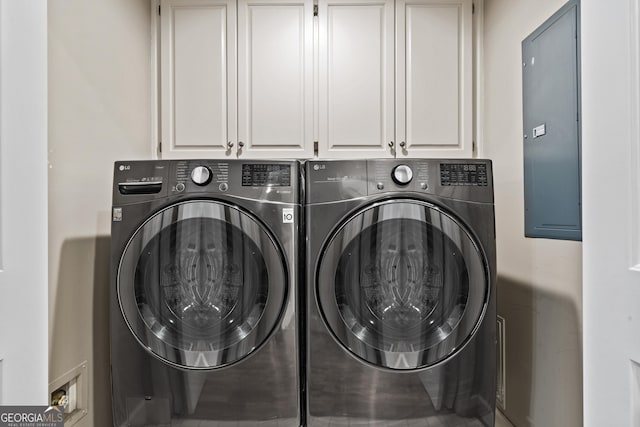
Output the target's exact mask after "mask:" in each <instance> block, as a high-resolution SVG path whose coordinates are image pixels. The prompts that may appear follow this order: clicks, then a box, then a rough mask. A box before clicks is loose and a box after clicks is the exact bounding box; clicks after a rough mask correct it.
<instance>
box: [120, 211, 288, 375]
mask: <svg viewBox="0 0 640 427" xmlns="http://www.w3.org/2000/svg"><path fill="white" fill-rule="evenodd" d="M286 290H287V275H286V272H285V267H284V261H283V257H282V253H281V251H280V250H279V249H278V247H277V245H276V243H275V241H274V239H273V238H272V237H271V235H270V234H269V233H268V232H267V231H266V229H265V228H264V227H262V226H261V225H260V224H259V223H258V222H257V221H256V220H255V219H254V218H253V217H252V216H251V215H249V214H247V213H245V212H243V211H242V210H240V209H238V208H236V207H234V206H232V205H228V204H225V203H221V202H213V201H192V202H185V203H181V204H177V205H173V206H170V207H168V208H166V209H164V210H162V211H160V212H158V213H156V214H155V215H153V216H152V217H151V218H149V220H147V221H146V222H145V223H144V224H143V225H142V226H141V227H140V228H139V229H138V230H137V231H136V232H135V233H134V235H133V237H132V238H131V239H130V241H129V243H128V244H127V246H126V248H125V251H124V254H123V256H122V258H121V260H120V266H119V269H118V278H117V292H118V300H119V303H120V308H121V310H122V314H123V316H124V319H125V321H126V323H127V325H128V326H129V328H130V330H131V332H132V333H133V335H134V336H135V338H136V339H137V340H138V341H139V342H140V344H141V345H142V346H143V347H144V348H146V349H147V350H148V351H150V352H151V353H152V354H153V355H154V356H156V357H158V358H159V359H161V360H163V361H165V362H166V363H169V364H171V365H175V366H178V367H181V368H187V369H213V368H218V367H223V366H227V365H230V364H232V363H235V362H237V361H239V360H241V359H243V358H244V357H246V356H248V355H249V354H251V353H252V352H254V351H255V350H256V349H257V348H259V347H260V346H261V345H262V344H263V343H264V342H265V341H266V340H267V339H268V337H269V336H270V334H271V332H272V331H273V330H274V328H275V327H276V325H277V323H278V321H279V319H280V316H281V313H282V312H283V309H284V305H285V297H286Z"/></svg>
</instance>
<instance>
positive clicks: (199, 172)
mask: <svg viewBox="0 0 640 427" xmlns="http://www.w3.org/2000/svg"><path fill="white" fill-rule="evenodd" d="M191 181H193V182H194V183H195V184H197V185H207V184H208V183H209V182H210V181H211V170H210V169H209V168H208V167H206V166H198V167H195V168H194V169H193V170H192V171H191Z"/></svg>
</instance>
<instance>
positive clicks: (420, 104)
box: [396, 0, 473, 157]
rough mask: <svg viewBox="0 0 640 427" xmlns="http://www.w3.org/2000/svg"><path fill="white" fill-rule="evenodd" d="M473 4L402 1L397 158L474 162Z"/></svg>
mask: <svg viewBox="0 0 640 427" xmlns="http://www.w3.org/2000/svg"><path fill="white" fill-rule="evenodd" d="M471 14H472V0H397V3H396V25H397V26H396V30H397V35H396V43H397V45H396V52H397V57H396V64H397V69H396V73H397V88H396V96H397V99H396V138H397V140H398V145H399V147H398V150H397V157H471V156H472V154H473V152H472V150H473V147H472V144H473V142H472V138H473V136H472V132H473V119H472V96H473V91H472V44H471V41H472V34H471V33H472V23H471Z"/></svg>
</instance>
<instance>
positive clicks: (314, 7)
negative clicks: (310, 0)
mask: <svg viewBox="0 0 640 427" xmlns="http://www.w3.org/2000/svg"><path fill="white" fill-rule="evenodd" d="M313 16H318V5H317V4H314V5H313Z"/></svg>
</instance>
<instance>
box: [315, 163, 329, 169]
mask: <svg viewBox="0 0 640 427" xmlns="http://www.w3.org/2000/svg"><path fill="white" fill-rule="evenodd" d="M326 167H327V165H319V164H317V163H316V164H315V165H313V170H314V171H319V170H322V169H326Z"/></svg>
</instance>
